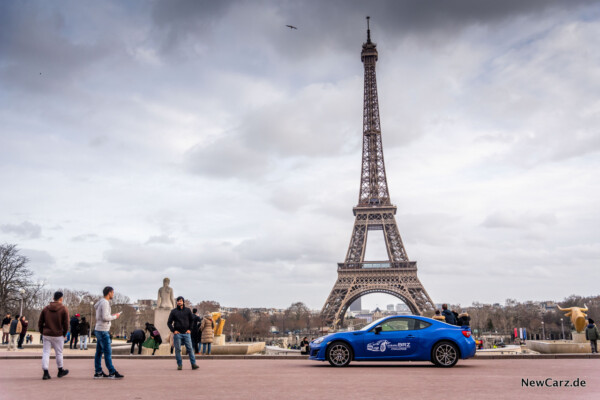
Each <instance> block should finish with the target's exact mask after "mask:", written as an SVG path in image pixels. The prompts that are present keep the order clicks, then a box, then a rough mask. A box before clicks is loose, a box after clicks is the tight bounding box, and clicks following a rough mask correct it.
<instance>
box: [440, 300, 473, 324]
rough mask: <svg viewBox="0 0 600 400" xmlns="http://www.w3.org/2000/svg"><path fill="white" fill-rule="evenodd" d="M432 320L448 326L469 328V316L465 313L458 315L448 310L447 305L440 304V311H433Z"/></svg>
mask: <svg viewBox="0 0 600 400" xmlns="http://www.w3.org/2000/svg"><path fill="white" fill-rule="evenodd" d="M432 318H433V319H435V320H437V321H442V322H445V323H447V324H450V325H458V326H470V324H471V316H469V314H468V313H467V312H466V311H463V312H461V313H460V314H459V313H457V312H456V311H454V310H449V309H448V304H442V311H440V310H435V315H434V316H433V317H432Z"/></svg>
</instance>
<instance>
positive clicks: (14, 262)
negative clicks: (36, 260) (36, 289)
mask: <svg viewBox="0 0 600 400" xmlns="http://www.w3.org/2000/svg"><path fill="white" fill-rule="evenodd" d="M28 262H29V259H28V258H27V257H25V256H23V255H20V254H19V249H18V248H17V245H16V244H8V243H4V244H2V245H0V309H3V311H4V312H6V311H12V312H14V311H15V310H18V307H19V304H20V301H21V298H22V297H21V294H20V293H19V290H21V289H23V290H25V291H27V289H28V287H29V286H30V285H31V279H32V277H33V272H31V270H30V269H29V267H28V266H27V263H28Z"/></svg>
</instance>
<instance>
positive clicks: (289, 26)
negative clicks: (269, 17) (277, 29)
mask: <svg viewBox="0 0 600 400" xmlns="http://www.w3.org/2000/svg"><path fill="white" fill-rule="evenodd" d="M286 26H287V27H288V28H290V29H298V28H296V27H295V26H293V25H286Z"/></svg>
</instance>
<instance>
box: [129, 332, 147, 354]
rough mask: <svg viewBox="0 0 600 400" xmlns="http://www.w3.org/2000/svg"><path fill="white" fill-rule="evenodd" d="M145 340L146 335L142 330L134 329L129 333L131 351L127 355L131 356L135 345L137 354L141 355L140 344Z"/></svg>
mask: <svg viewBox="0 0 600 400" xmlns="http://www.w3.org/2000/svg"><path fill="white" fill-rule="evenodd" d="M145 340H146V334H145V333H144V331H143V330H142V329H136V330H135V331H133V332H132V333H131V351H130V352H129V355H133V351H134V350H135V345H136V344H137V345H138V354H142V344H144V341H145Z"/></svg>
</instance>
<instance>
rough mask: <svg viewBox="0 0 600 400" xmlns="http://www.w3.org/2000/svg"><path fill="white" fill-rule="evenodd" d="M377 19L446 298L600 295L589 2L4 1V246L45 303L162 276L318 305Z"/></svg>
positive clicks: (599, 20) (426, 270)
mask: <svg viewBox="0 0 600 400" xmlns="http://www.w3.org/2000/svg"><path fill="white" fill-rule="evenodd" d="M366 15H370V16H371V30H372V37H373V40H374V41H375V42H376V43H377V47H378V50H379V62H378V67H377V74H378V75H377V78H378V86H379V102H380V107H381V122H382V132H383V143H384V152H385V160H386V168H387V173H388V182H389V186H390V194H391V197H392V201H393V202H394V203H395V204H396V205H397V206H398V214H397V222H398V226H399V228H400V232H401V234H402V236H403V240H404V243H405V246H406V250H407V252H408V255H409V257H410V258H411V259H412V260H415V261H417V262H418V266H419V277H420V279H421V281H422V282H423V284H424V286H425V288H426V289H427V290H428V292H429V294H430V296H431V297H432V298H433V300H434V301H435V302H450V303H461V304H463V305H469V304H471V302H473V301H480V302H501V303H503V302H504V300H505V299H506V298H516V299H518V300H527V299H533V300H544V299H562V298H563V297H565V296H568V295H570V294H575V293H576V294H580V295H597V294H598V293H599V288H598V277H599V275H598V261H599V259H600V211H599V207H598V204H599V203H600V188H599V186H598V181H599V178H600V169H599V168H600V159H599V151H600V132H599V129H600V128H599V127H600V48H599V44H598V37H600V4H599V3H598V2H593V1H569V2H563V1H544V2H542V1H516V0H514V1H502V2H497V1H496V2H482V1H478V0H463V1H441V0H440V1H428V2H423V1H395V0H390V1H370V2H365V1H342V0H338V1H327V2H320V1H241V0H240V1H221V2H215V1H192V0H171V1H166V0H165V1H159V0H156V1H147V2H134V1H129V2H127V1H104V2H96V1H75V0H73V1H53V2H48V1H42V0H39V1H27V0H24V1H11V0H9V1H3V2H0V180H1V181H2V182H3V185H2V187H3V189H2V191H1V192H0V210H1V212H0V242H7V243H16V244H18V246H19V247H20V248H21V251H22V253H23V254H25V255H27V256H28V257H29V258H30V259H31V267H32V269H33V270H34V271H35V273H36V276H37V277H38V279H40V280H44V281H45V282H46V283H47V284H48V286H49V287H51V288H57V287H69V288H77V289H84V290H90V291H93V292H98V291H99V290H101V288H102V287H103V286H105V285H109V284H110V285H112V286H114V287H115V288H116V289H117V291H120V292H122V293H124V294H126V295H128V296H129V297H131V298H132V299H134V300H135V299H138V298H151V297H154V296H156V290H157V289H158V287H159V286H160V285H161V281H162V278H163V277H164V276H169V277H170V278H171V284H172V286H173V288H174V289H175V292H176V294H177V295H179V294H182V295H184V296H186V297H188V298H191V299H192V300H193V301H199V300H203V299H212V300H217V301H219V302H220V303H221V304H224V305H228V306H274V307H286V306H288V305H289V304H290V303H292V302H293V301H304V302H305V303H307V304H308V305H309V306H310V307H311V308H315V309H319V308H321V307H322V305H323V303H324V301H325V299H326V297H327V295H328V294H329V291H330V290H331V287H332V286H333V283H334V281H335V279H336V276H337V273H336V268H337V263H338V262H342V261H343V259H344V256H345V254H346V250H347V246H348V242H349V239H350V233H351V229H352V225H353V223H354V217H353V215H352V207H353V206H354V205H356V203H357V200H358V184H359V172H360V159H361V132H362V96H363V93H362V90H363V87H362V85H363V66H362V63H361V61H360V51H361V45H362V43H363V42H364V41H365V36H366V24H365V19H364V18H365V16H366ZM286 24H292V25H295V26H297V27H298V29H297V30H290V29H288V28H286V27H285V25H286ZM378 239H379V240H382V239H381V238H378V237H377V236H376V235H375V236H373V237H372V240H370V241H369V248H368V254H369V256H370V257H371V258H374V259H377V258H381V257H380V255H381V250H382V249H381V242H378ZM373 301H374V302H385V301H387V300H386V299H379V298H377V296H375V300H373Z"/></svg>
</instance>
